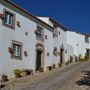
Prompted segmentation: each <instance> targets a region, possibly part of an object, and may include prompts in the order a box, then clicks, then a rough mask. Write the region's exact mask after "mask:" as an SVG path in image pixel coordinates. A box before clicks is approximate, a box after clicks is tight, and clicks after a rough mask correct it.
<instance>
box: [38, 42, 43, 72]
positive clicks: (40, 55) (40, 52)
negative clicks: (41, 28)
mask: <svg viewBox="0 0 90 90" xmlns="http://www.w3.org/2000/svg"><path fill="white" fill-rule="evenodd" d="M43 70H44V46H43V45H42V44H40V43H38V44H37V45H36V71H43Z"/></svg>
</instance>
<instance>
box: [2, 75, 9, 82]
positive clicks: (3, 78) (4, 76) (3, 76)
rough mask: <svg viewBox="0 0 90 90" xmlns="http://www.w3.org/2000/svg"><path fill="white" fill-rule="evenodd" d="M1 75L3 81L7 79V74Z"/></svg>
mask: <svg viewBox="0 0 90 90" xmlns="http://www.w3.org/2000/svg"><path fill="white" fill-rule="evenodd" d="M1 77H2V81H3V82H6V81H8V76H7V75H5V74H3V75H2V76H1Z"/></svg>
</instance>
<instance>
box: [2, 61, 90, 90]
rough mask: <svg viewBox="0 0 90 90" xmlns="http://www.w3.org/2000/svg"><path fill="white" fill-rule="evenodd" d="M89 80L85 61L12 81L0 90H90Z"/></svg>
mask: <svg viewBox="0 0 90 90" xmlns="http://www.w3.org/2000/svg"><path fill="white" fill-rule="evenodd" d="M87 75H88V76H87ZM87 77H88V78H87ZM89 79H90V61H87V62H80V63H76V64H72V65H69V66H67V67H65V68H58V69H55V70H52V71H50V72H46V73H45V72H44V73H40V74H38V73H37V74H35V75H32V76H27V77H25V78H23V79H18V80H14V81H12V83H11V84H10V83H9V84H8V85H7V86H6V87H5V88H4V89H2V90H90V88H89V86H90V80H89ZM84 80H85V81H84Z"/></svg>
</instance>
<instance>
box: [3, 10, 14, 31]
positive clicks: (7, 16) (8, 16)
mask: <svg viewBox="0 0 90 90" xmlns="http://www.w3.org/2000/svg"><path fill="white" fill-rule="evenodd" d="M3 24H4V25H5V26H7V27H10V28H13V29H14V28H15V14H13V13H12V12H10V11H8V10H6V9H4V20H3Z"/></svg>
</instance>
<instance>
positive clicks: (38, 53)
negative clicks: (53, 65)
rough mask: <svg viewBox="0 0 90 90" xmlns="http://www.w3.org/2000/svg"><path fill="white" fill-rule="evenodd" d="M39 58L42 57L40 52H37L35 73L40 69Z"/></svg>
mask: <svg viewBox="0 0 90 90" xmlns="http://www.w3.org/2000/svg"><path fill="white" fill-rule="evenodd" d="M41 56H42V51H40V50H37V55H36V71H39V70H40V69H41Z"/></svg>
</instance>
